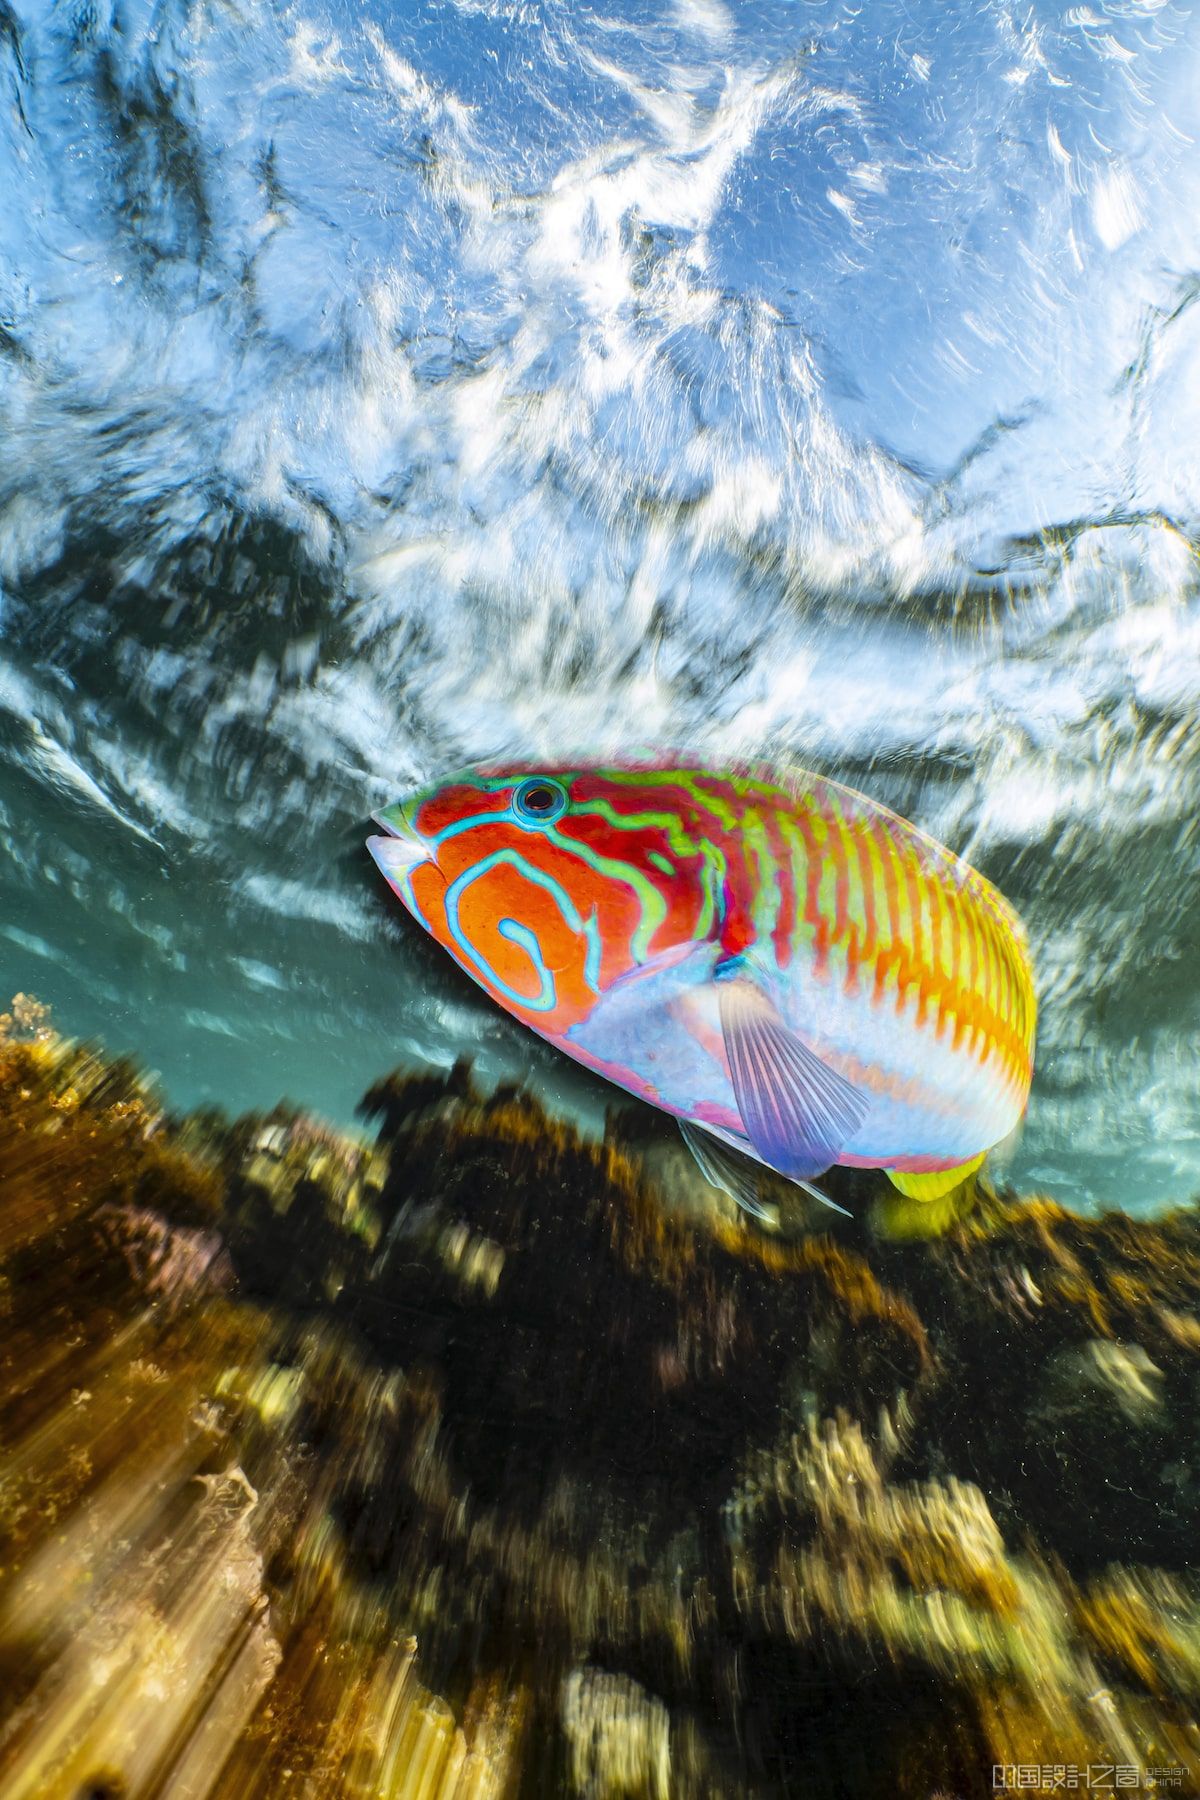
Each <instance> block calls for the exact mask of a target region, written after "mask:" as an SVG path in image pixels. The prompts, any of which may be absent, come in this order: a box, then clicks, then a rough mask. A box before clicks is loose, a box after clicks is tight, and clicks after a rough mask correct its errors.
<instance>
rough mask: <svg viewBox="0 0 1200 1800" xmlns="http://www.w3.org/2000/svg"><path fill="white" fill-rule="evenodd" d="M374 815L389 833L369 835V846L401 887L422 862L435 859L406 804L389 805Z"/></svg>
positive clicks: (389, 876)
mask: <svg viewBox="0 0 1200 1800" xmlns="http://www.w3.org/2000/svg"><path fill="white" fill-rule="evenodd" d="M371 817H372V818H373V819H374V821H375V823H376V824H377V825H378V826H379V827H380V828H381V829H382V830H383V831H384V832H386V834H387V835H386V836H385V837H369V838H368V839H367V849H368V850H369V851H370V852H371V855H372V856H373V857H374V859H375V861H376V863H377V864H378V866H379V869H380V871H381V872H382V874H383V875H384V876H385V877H386V879H387V880H388V881H389V882H390V883H391V885H392V886H393V887H396V888H398V887H399V884H400V883H401V882H402V881H404V879H405V877H406V876H408V875H411V874H412V871H413V870H414V869H416V868H419V867H420V865H421V864H422V863H427V862H432V861H433V853H432V851H431V850H430V848H429V845H428V844H427V843H426V842H425V841H424V839H423V838H420V837H418V836H417V834H416V832H415V831H414V830H413V829H412V826H411V825H410V824H409V822H408V820H407V819H406V818H405V816H404V810H403V808H402V807H400V806H388V807H385V808H384V810H383V811H382V812H377V813H372V814H371Z"/></svg>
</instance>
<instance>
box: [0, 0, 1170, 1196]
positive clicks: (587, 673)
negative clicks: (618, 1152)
mask: <svg viewBox="0 0 1200 1800" xmlns="http://www.w3.org/2000/svg"><path fill="white" fill-rule="evenodd" d="M1198 60H1200V40H1198V34H1197V29H1196V22H1195V16H1194V12H1193V11H1192V9H1191V8H1189V7H1187V6H1184V5H1182V4H1175V3H1173V0H1114V3H1113V4H1110V5H1108V6H1106V7H1105V8H1104V9H1103V15H1102V16H1101V15H1100V13H1099V12H1096V11H1093V10H1091V9H1089V8H1086V7H1079V8H1071V9H1065V10H1064V9H1062V8H1060V7H1051V6H1050V5H1048V4H1035V5H1034V6H1032V7H1023V8H1018V9H1016V10H1015V11H1014V10H1013V9H1012V8H1011V7H1010V6H1009V5H1007V4H1006V3H1004V0H987V3H985V4H981V5H979V6H977V7H973V8H971V9H968V10H967V11H965V12H964V9H961V8H946V7H944V6H942V5H939V4H937V0H915V3H913V4H909V3H907V0H879V3H878V4H872V5H871V6H870V7H868V8H862V7H857V6H849V5H846V4H843V0H817V3H816V4H813V5H806V6H804V7H796V8H782V9H781V8H780V7H779V6H777V5H774V4H765V3H764V4H756V3H754V0H748V3H747V4H744V5H739V6H738V7H737V8H727V7H725V6H723V5H721V4H720V3H719V0H680V3H679V4H678V5H677V6H676V7H675V8H674V9H673V10H672V11H670V12H667V11H661V12H660V11H650V10H647V9H646V8H644V7H642V6H641V5H639V4H637V0H618V3H617V4H615V5H614V6H612V7H609V8H607V9H606V10H604V11H602V12H595V11H592V10H589V9H580V8H579V7H578V6H575V5H573V4H566V3H562V0H542V3H540V4H529V5H525V4H515V3H512V4H510V3H508V0H425V3H418V4H414V5H412V6H406V7H403V8H400V7H396V8H394V9H389V8H388V7H386V6H384V5H380V4H373V3H371V0H368V4H367V5H366V6H365V7H364V6H361V5H359V4H358V3H357V0H356V3H355V4H353V5H350V4H344V5H331V6H324V7H321V6H308V5H304V4H296V5H286V6H285V5H272V4H268V3H266V0H248V3H247V4H244V5H239V6H236V7H217V6H208V5H202V4H195V5H189V4H185V3H184V0H164V3H163V4H159V5H151V4H148V3H146V0H129V3H127V4H118V3H117V0H99V3H97V4H90V3H89V4H86V5H85V4H82V3H80V4H65V5H62V6H56V7H52V8H51V7H47V6H45V5H44V4H41V0H13V3H12V4H5V5H4V6H3V7H0V95H2V96H3V104H2V105H0V159H2V166H3V168H4V171H5V193H4V202H3V206H2V207H0V429H2V431H3V435H4V440H5V449H6V455H5V458H4V466H3V469H2V470H0V650H2V652H3V660H2V662H0V830H2V831H3V833H4V837H5V841H6V844H7V846H8V849H9V856H8V858H7V859H6V862H5V865H4V867H3V869H0V950H2V952H3V954H2V955H0V975H3V973H4V972H5V969H7V970H8V971H9V973H10V974H11V980H10V981H9V983H8V984H7V991H12V989H14V988H16V987H18V986H23V985H34V986H36V987H37V988H38V990H39V991H40V992H42V993H44V994H45V995H46V996H47V997H48V998H49V999H51V1000H52V1001H54V1002H56V1003H57V1004H58V1005H60V1007H65V1008H66V1010H67V1014H68V1015H69V1017H70V1018H71V1020H72V1023H73V1025H74V1026H75V1027H76V1028H78V1029H81V1030H84V1031H97V1032H100V1033H102V1034H103V1036H104V1038H105V1040H106V1041H107V1042H109V1043H110V1044H113V1045H114V1046H117V1047H121V1048H126V1047H136V1048H137V1049H138V1050H139V1051H140V1052H142V1053H143V1054H145V1055H147V1056H148V1057H149V1058H150V1060H151V1062H152V1063H153V1064H154V1065H155V1066H156V1067H158V1068H160V1069H161V1070H162V1071H163V1072H164V1074H165V1075H166V1076H167V1078H168V1080H169V1082H170V1085H171V1089H172V1092H173V1095H174V1096H175V1097H176V1099H178V1100H181V1101H188V1100H199V1099H202V1098H216V1099H226V1100H236V1101H238V1102H241V1101H243V1100H245V1099H247V1098H250V1099H254V1100H259V1101H262V1102H264V1103H267V1102H270V1101H272V1100H273V1099H274V1098H275V1097H276V1096H277V1095H278V1094H279V1093H280V1092H281V1091H288V1092H290V1093H292V1094H294V1095H295V1096H296V1097H298V1098H301V1099H303V1100H305V1101H308V1102H311V1103H313V1104H316V1105H318V1106H320V1107H321V1108H323V1109H325V1110H326V1111H329V1112H332V1113H334V1114H335V1115H339V1116H341V1117H346V1116H347V1115H348V1113H349V1109H350V1107H351V1105H352V1103H353V1100H354V1099H355V1097H356V1095H357V1094H358V1092H359V1091H361V1089H362V1087H363V1086H365V1084H366V1082H367V1080H368V1079H369V1078H370V1076H371V1075H372V1074H373V1073H375V1072H376V1071H377V1070H378V1069H379V1068H381V1067H384V1066H388V1065H389V1064H390V1063H391V1062H393V1061H394V1059H395V1057H396V1055H397V1054H402V1055H404V1056H406V1057H409V1058H410V1059H411V1060H412V1061H413V1063H414V1064H416V1063H420V1062H429V1061H433V1062H434V1063H440V1064H442V1065H444V1066H448V1065H449V1064H450V1062H451V1061H452V1060H453V1058H454V1055H455V1054H456V1052H457V1050H458V1049H459V1048H461V1047H463V1046H464V1045H469V1046H471V1047H473V1048H474V1049H476V1051H477V1052H478V1054H479V1057H480V1067H481V1068H482V1069H485V1070H488V1071H490V1072H491V1073H492V1074H495V1073H497V1072H499V1071H501V1070H503V1069H508V1070H510V1071H511V1070H514V1069H518V1068H525V1067H527V1066H528V1064H529V1053H528V1050H527V1047H526V1045H525V1044H524V1042H522V1041H518V1040H517V1039H516V1038H515V1037H514V1036H513V1035H512V1033H511V1032H510V1030H509V1028H508V1027H507V1026H505V1025H504V1023H503V1022H502V1021H497V1020H496V1019H494V1018H493V1017H492V1016H491V1015H489V1014H487V1013H486V1012H485V1011H484V1010H483V1009H482V1007H481V1006H480V1004H479V1003H478V1001H477V1000H476V999H475V998H474V997H473V996H472V995H471V994H470V993H469V992H468V991H467V990H466V988H465V987H464V986H463V985H462V984H456V982H455V978H454V977H453V975H452V973H450V972H447V971H443V970H440V969H438V968H437V967H436V966H434V964H433V963H431V962H430V961H429V959H428V958H423V957H422V955H421V953H420V952H419V951H416V950H413V949H412V948H411V945H409V944H407V943H406V944H405V946H404V947H403V949H402V950H401V954H402V955H403V956H407V957H408V971H409V972H408V975H407V977H406V976H405V975H404V974H403V973H400V974H398V973H397V967H398V965H397V954H396V945H395V943H394V941H393V937H394V933H393V931H392V928H391V927H389V925H388V924H387V921H386V914H385V909H384V907H383V906H382V904H381V903H380V902H379V901H378V900H377V899H376V898H375V897H373V896H372V894H371V892H370V888H369V882H368V880H367V879H366V877H365V871H364V868H363V865H362V858H361V855H360V853H359V852H358V851H357V848H356V847H357V845H358V843H359V840H360V839H361V836H362V832H361V823H362V821H363V820H364V818H365V816H366V814H367V813H368V812H369V811H370V810H371V809H372V808H373V807H375V806H377V805H379V804H381V803H383V802H385V801H386V800H387V799H388V798H389V797H390V796H392V795H393V794H395V793H396V792H399V791H402V790H404V789H405V788H407V787H411V786H416V785H420V784H421V783H422V782H423V781H427V780H428V779H430V778H431V777H432V776H433V775H435V774H436V773H437V772H438V771H440V770H442V769H445V768H452V767H456V766H460V765H462V764H464V763H468V762H478V761H481V760H486V759H497V758H501V757H512V758H515V757H529V758H534V759H537V760H540V761H545V762H552V761H557V762H562V761H565V760H569V759H570V757H571V756H572V755H575V754H580V753H582V754H585V755H587V756H589V757H606V756H609V757H611V756H613V755H616V754H620V753H625V752H628V751H630V750H631V749H636V748H638V747H639V746H640V745H642V744H656V745H662V746H665V747H678V748H686V749H688V750H689V751H690V752H692V753H694V754H696V755H697V756H698V758H699V759H700V760H701V761H703V762H705V763H708V764H718V765H719V764H724V763H728V762H729V761H732V760H734V759H736V758H739V757H744V758H745V757H748V758H760V757H770V758H774V759H776V760H786V759H789V758H790V759H794V760H798V761H801V762H802V763H804V764H806V765H808V766H817V767H819V768H821V769H823V770H825V771H826V772H828V773H830V774H833V775H836V776H840V777H842V778H843V779H846V780H848V781H850V782H851V783H852V784H853V785H855V786H857V787H861V788H864V789H867V790H869V791H870V792H872V793H873V794H877V795H878V796H879V798H881V799H882V800H884V801H886V802H887V803H889V804H891V805H893V806H894V807H896V809H897V810H898V811H900V812H901V813H902V814H903V815H904V816H906V817H910V818H914V819H915V820H916V821H917V822H918V823H919V824H921V825H922V826H924V827H925V828H927V829H928V830H930V831H931V832H932V833H933V834H934V835H935V836H936V837H937V838H938V839H939V840H941V841H944V842H947V843H949V844H950V845H951V846H952V847H953V848H954V849H956V850H958V851H959V852H961V853H963V854H964V855H966V856H968V857H969V858H970V859H971V860H972V861H973V862H975V863H977V864H978V865H979V866H981V868H982V869H983V871H984V872H985V873H986V874H987V875H988V876H989V877H990V878H992V879H993V880H995V881H996V882H997V884H998V885H999V886H1000V887H1001V888H1002V890H1003V891H1004V892H1005V893H1006V894H1008V895H1010V896H1011V898H1012V900H1013V901H1014V903H1015V904H1016V905H1017V907H1018V908H1019V910H1020V911H1021V913H1022V914H1023V916H1024V917H1025V918H1026V919H1027V920H1028V922H1029V926H1030V930H1031V939H1032V946H1033V952H1034V959H1035V965H1036V969H1037V977H1038V986H1039V992H1040V994H1041V997H1042V1035H1041V1044H1040V1061H1039V1080H1038V1083H1037V1085H1036V1087H1035V1090H1034V1096H1033V1102H1032V1106H1031V1111H1030V1116H1029V1123H1028V1129H1027V1132H1026V1135H1025V1138H1024V1141H1023V1144H1022V1147H1021V1149H1020V1152H1019V1161H1018V1163H1017V1165H1016V1167H1015V1170H1014V1173H1015V1174H1016V1175H1017V1177H1018V1178H1024V1179H1027V1180H1036V1181H1037V1182H1038V1183H1039V1184H1041V1185H1042V1186H1043V1187H1046V1188H1048V1189H1050V1190H1051V1191H1053V1192H1056V1193H1058V1194H1060V1195H1062V1196H1064V1197H1066V1198H1070V1199H1073V1200H1075V1201H1079V1202H1083V1203H1085V1204H1088V1203H1091V1202H1092V1201H1095V1200H1102V1199H1116V1198H1120V1199H1121V1200H1122V1201H1123V1202H1124V1203H1126V1204H1131V1205H1134V1206H1141V1205H1149V1204H1153V1203H1154V1202H1156V1201H1161V1200H1165V1199H1167V1198H1169V1197H1172V1196H1175V1195H1178V1194H1179V1193H1181V1192H1187V1191H1190V1190H1191V1189H1193V1188H1195V1186H1196V1185H1197V1182H1198V1179H1200V1137H1198V1136H1197V1134H1196V1131H1195V1122H1194V1118H1193V1117H1192V1116H1191V1114H1190V1110H1189V1109H1190V1107H1191V1104H1192V1101H1193V1098H1194V1075H1193V1072H1192V1065H1191V1057H1192V1051H1191V1047H1190V1046H1191V1044H1192V1041H1193V1039H1194V1034H1195V1031H1196V1028H1197V1023H1198V1018H1200V1014H1198V1008H1200V980H1198V978H1197V976H1196V973H1195V971H1196V970H1197V968H1200V954H1198V953H1200V938H1198V936H1197V933H1198V931H1200V925H1198V924H1197V919H1198V917H1200V915H1198V913H1197V909H1196V908H1195V906H1194V905H1193V904H1191V901H1190V894H1191V892H1192V890H1193V888H1194V880H1195V874H1196V870H1197V857H1198V855H1200V840H1198V837H1197V831H1198V830H1200V827H1198V825H1197V819H1198V818H1200V739H1198V738H1197V735H1196V734H1195V732H1194V729H1193V727H1194V721H1195V717H1196V714H1197V709H1198V706H1200V601H1198V599H1197V585H1196V554H1195V550H1196V542H1197V526H1196V521H1197V498H1198V496H1197V481H1198V479H1200V478H1198V476H1197V465H1196V461H1195V458H1194V457H1192V456H1185V455H1183V454H1181V452H1180V446H1182V445H1187V444H1191V443H1194V442H1195V441H1196V439H1197V430H1198V427H1200V417H1198V412H1200V390H1198V389H1197V386H1196V383H1195V380H1194V379H1193V378H1192V373H1191V372H1192V371H1193V370H1194V367H1195V357H1196V354H1197V332H1198V331H1200V308H1198V307H1197V306H1196V304H1195V301H1196V296H1197V294H1198V293H1200V285H1198V274H1197V271H1200V246H1198V241H1197V240H1198V236H1200V158H1198V157H1197V154H1196V147H1195V140H1196V135H1197V131H1198V130H1200V120H1198V119H1197V116H1196V114H1197V96H1200V69H1198V67H1197V63H1198ZM331 844H332V845H333V846H334V850H333V851H332V852H331V850H330V845H331ZM339 846H340V847H341V853H340V854H339V853H338V847H339ZM31 962H32V963H36V967H31ZM0 985H3V983H0ZM539 1078H540V1079H541V1080H542V1081H543V1083H544V1084H545V1085H546V1088H547V1091H555V1090H556V1084H557V1088H558V1089H559V1090H561V1089H562V1088H563V1086H564V1084H566V1083H567V1082H568V1081H569V1080H570V1079H571V1077H570V1076H569V1074H568V1073H566V1072H564V1071H562V1070H560V1069H558V1068H557V1067H555V1066H553V1065H552V1064H550V1063H549V1062H544V1063H543V1064H542V1065H540V1076H539ZM577 1104H579V1105H580V1106H587V1105H590V1106H591V1107H592V1108H593V1109H595V1107H596V1104H597V1103H596V1101H595V1097H594V1095H593V1096H592V1097H591V1099H590V1100H589V1099H588V1098H587V1097H586V1096H577ZM1135 1169H1136V1179H1134V1170H1135Z"/></svg>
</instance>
